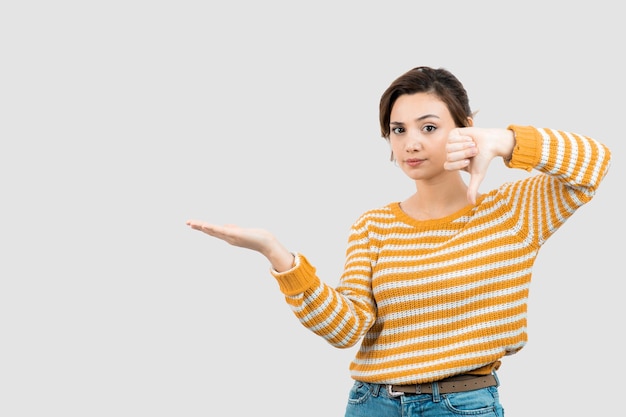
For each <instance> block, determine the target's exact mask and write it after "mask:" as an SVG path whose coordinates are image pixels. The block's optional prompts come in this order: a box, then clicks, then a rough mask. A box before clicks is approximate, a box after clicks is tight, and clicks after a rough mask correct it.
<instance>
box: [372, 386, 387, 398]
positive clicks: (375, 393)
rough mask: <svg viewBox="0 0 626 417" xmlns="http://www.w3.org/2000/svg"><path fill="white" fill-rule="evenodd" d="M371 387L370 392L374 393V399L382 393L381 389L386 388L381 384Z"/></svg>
mask: <svg viewBox="0 0 626 417" xmlns="http://www.w3.org/2000/svg"><path fill="white" fill-rule="evenodd" d="M369 385H370V392H371V393H372V395H373V396H374V397H378V393H379V392H380V389H381V387H383V386H384V385H381V384H369Z"/></svg>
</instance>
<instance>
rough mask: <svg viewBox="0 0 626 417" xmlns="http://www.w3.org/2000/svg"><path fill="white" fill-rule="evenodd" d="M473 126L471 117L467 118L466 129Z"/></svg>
mask: <svg viewBox="0 0 626 417" xmlns="http://www.w3.org/2000/svg"><path fill="white" fill-rule="evenodd" d="M472 126H474V119H473V118H471V117H468V118H467V127H472Z"/></svg>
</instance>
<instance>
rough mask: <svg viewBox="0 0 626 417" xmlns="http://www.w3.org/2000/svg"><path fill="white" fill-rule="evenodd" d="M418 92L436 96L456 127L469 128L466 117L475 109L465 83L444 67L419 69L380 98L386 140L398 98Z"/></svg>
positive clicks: (409, 73) (414, 69)
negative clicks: (442, 103) (470, 101)
mask: <svg viewBox="0 0 626 417" xmlns="http://www.w3.org/2000/svg"><path fill="white" fill-rule="evenodd" d="M415 93H432V94H435V95H436V96H437V97H439V98H440V99H441V101H443V102H444V103H445V104H446V106H447V107H448V110H449V111H450V114H451V115H452V119H453V120H454V123H455V124H456V126H457V127H464V126H468V120H467V118H468V117H472V110H471V109H470V105H469V98H468V97H467V91H465V87H463V84H461V82H460V81H459V80H458V79H457V78H456V77H455V76H454V75H453V74H452V73H451V72H450V71H448V70H446V69H444V68H437V69H435V68H430V67H416V68H413V69H412V70H410V71H407V72H406V73H404V74H403V75H401V76H400V77H398V78H397V79H396V80H395V81H394V82H392V83H391V85H390V86H389V87H387V89H386V90H385V92H384V93H383V95H382V97H381V98H380V111H379V119H380V133H381V136H382V137H383V138H385V139H389V134H390V133H391V128H390V127H389V121H390V120H389V119H390V117H391V108H392V107H393V105H394V103H395V102H396V100H397V99H398V97H400V96H401V95H404V94H415Z"/></svg>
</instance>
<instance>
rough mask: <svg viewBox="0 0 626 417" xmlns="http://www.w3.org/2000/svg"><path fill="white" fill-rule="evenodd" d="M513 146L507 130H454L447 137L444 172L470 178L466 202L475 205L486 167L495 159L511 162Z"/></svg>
mask: <svg viewBox="0 0 626 417" xmlns="http://www.w3.org/2000/svg"><path fill="white" fill-rule="evenodd" d="M514 146H515V135H514V133H513V131H512V130H509V129H485V128H478V127H462V128H455V129H452V130H451V131H450V134H449V135H448V144H447V146H446V151H447V153H448V156H447V159H446V162H445V163H444V168H445V169H447V170H450V171H452V170H463V171H467V172H468V173H469V174H470V182H469V185H468V189H467V199H468V201H469V202H470V203H472V204H476V196H477V195H478V187H479V186H480V184H481V183H482V182H483V180H484V179H485V176H486V175H487V168H489V163H490V162H491V160H492V159H493V158H496V157H503V158H507V159H508V158H510V157H511V154H512V152H513V147H514Z"/></svg>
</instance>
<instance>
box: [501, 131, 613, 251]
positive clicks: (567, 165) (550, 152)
mask: <svg viewBox="0 0 626 417" xmlns="http://www.w3.org/2000/svg"><path fill="white" fill-rule="evenodd" d="M508 129H511V130H513V132H514V133H515V147H514V149H513V154H512V156H511V159H510V160H508V161H505V164H506V165H507V166H509V167H511V168H520V169H525V170H527V171H530V170H532V169H535V170H537V171H539V175H537V176H533V177H530V178H527V179H525V180H522V181H521V182H519V183H514V184H513V185H510V186H507V187H505V188H504V189H505V190H506V192H508V193H509V194H510V195H509V197H510V199H511V201H512V204H513V205H514V206H515V207H516V209H517V211H518V215H519V216H520V217H519V218H520V219H521V220H522V222H523V223H525V224H526V225H527V227H528V229H527V230H528V231H529V232H530V233H531V235H532V237H533V238H534V240H535V243H536V244H538V245H541V244H543V243H544V242H545V240H546V239H547V238H548V237H549V236H551V235H552V234H553V233H554V232H555V231H556V230H557V229H558V228H559V227H560V226H561V225H562V224H563V223H564V222H565V221H566V220H567V219H568V218H569V217H570V216H571V215H572V214H573V213H574V212H575V211H576V210H577V209H578V208H579V207H581V206H582V205H583V204H585V203H587V202H589V201H590V200H591V199H592V198H593V196H594V195H595V193H596V191H597V188H598V186H599V185H600V183H601V182H602V180H603V179H604V177H605V175H606V174H607V172H608V169H609V166H610V162H611V152H610V150H609V149H608V147H606V146H605V145H603V144H601V143H600V142H598V141H596V140H594V139H592V138H589V137H587V136H583V135H580V134H576V133H570V132H564V131H559V130H554V129H540V128H535V127H532V126H518V125H510V126H509V127H508Z"/></svg>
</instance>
